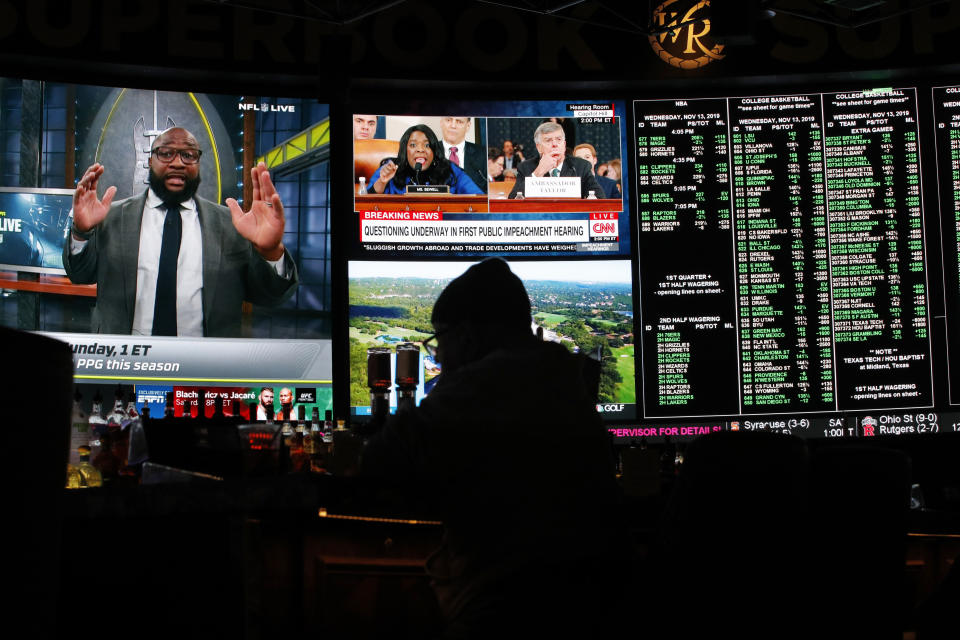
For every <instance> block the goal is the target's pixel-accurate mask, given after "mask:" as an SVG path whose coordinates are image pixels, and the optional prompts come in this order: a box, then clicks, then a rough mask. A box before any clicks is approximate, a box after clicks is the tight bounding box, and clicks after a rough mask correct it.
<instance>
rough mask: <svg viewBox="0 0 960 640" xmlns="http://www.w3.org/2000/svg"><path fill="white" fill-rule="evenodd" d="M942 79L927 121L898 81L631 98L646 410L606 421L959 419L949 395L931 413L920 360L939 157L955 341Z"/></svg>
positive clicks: (867, 426) (825, 429) (640, 431)
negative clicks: (948, 408) (948, 407)
mask: <svg viewBox="0 0 960 640" xmlns="http://www.w3.org/2000/svg"><path fill="white" fill-rule="evenodd" d="M841 89H842V88H841ZM950 92H951V91H950V89H949V88H938V89H934V92H933V98H934V100H933V106H934V109H933V111H934V120H935V122H934V123H931V122H930V121H929V119H928V118H927V113H929V111H928V107H927V105H926V102H925V101H926V98H925V97H924V95H921V94H922V92H920V91H918V89H917V88H915V87H909V86H908V87H885V88H875V89H869V88H868V89H865V88H862V87H851V88H848V89H846V90H835V91H811V92H802V91H791V92H783V93H773V92H769V93H765V94H749V95H726V96H707V97H704V96H682V97H680V96H671V97H667V98H654V99H642V100H636V101H634V103H633V111H634V122H633V127H634V135H635V137H636V140H637V146H636V156H637V158H636V164H635V171H636V174H635V178H636V185H637V186H636V189H637V194H638V196H637V204H636V206H637V228H638V239H637V252H638V256H639V260H638V269H639V270H638V274H637V276H638V283H639V300H640V308H639V309H638V316H639V322H638V330H639V334H638V336H639V338H638V342H639V343H640V345H641V346H640V348H639V349H638V377H639V378H640V379H641V383H640V385H639V386H640V394H641V398H642V400H641V402H642V405H643V416H644V418H646V419H647V420H649V421H650V422H648V423H646V425H641V427H639V428H636V429H626V430H623V431H621V432H620V433H618V434H617V435H620V436H624V437H635V436H647V435H698V434H699V433H701V432H704V431H703V430H708V431H709V430H714V429H715V428H728V429H750V430H782V431H787V432H793V433H798V434H800V435H805V436H816V437H824V436H825V437H850V436H865V437H870V436H880V435H900V434H908V433H913V434H916V433H935V432H937V431H939V430H941V429H944V430H956V429H957V424H958V422H957V419H956V418H957V417H956V415H955V414H954V413H950V412H946V413H942V414H941V413H938V412H937V411H935V409H936V408H937V407H942V406H944V404H945V403H946V401H947V398H946V397H945V396H946V394H944V393H943V391H944V389H946V388H947V385H946V384H944V381H943V380H942V379H941V380H938V379H937V376H936V371H937V370H938V368H940V369H941V370H945V369H946V365H947V362H945V361H949V360H950V358H949V357H947V358H944V359H943V360H941V361H940V362H937V360H939V359H941V358H942V355H941V354H942V353H943V351H944V350H943V349H941V348H940V347H939V346H938V343H937V342H936V340H935V336H934V334H935V330H934V329H935V326H936V325H935V318H936V316H937V315H938V309H939V308H940V302H939V300H938V298H939V291H940V281H941V278H940V277H939V274H938V273H937V270H938V265H937V261H936V260H935V259H932V256H935V255H936V250H937V247H936V242H935V239H936V237H935V233H934V234H931V231H930V230H929V229H930V228H931V225H932V228H933V229H936V228H937V223H936V215H935V212H936V205H935V203H934V202H933V200H934V198H936V190H935V188H931V187H934V184H933V181H932V180H931V178H932V177H933V175H934V173H933V170H934V167H935V166H937V167H939V172H938V174H937V175H938V176H939V178H940V182H939V184H940V193H939V195H940V210H941V216H942V225H941V228H942V229H943V232H944V243H943V245H942V247H943V258H944V264H945V266H946V268H945V273H946V280H945V284H944V285H943V290H944V293H945V302H946V305H945V309H946V318H947V321H948V336H950V337H951V338H953V339H951V340H950V341H949V342H950V344H951V348H953V349H955V345H956V343H957V340H956V339H955V336H956V326H955V325H956V317H957V313H956V308H957V300H958V297H957V291H958V282H960V278H957V253H958V252H957V247H958V246H960V245H958V244H957V237H958V236H957V233H956V229H957V225H956V220H955V218H956V215H955V212H956V206H955V201H956V188H955V187H956V184H957V182H956V179H957V161H956V154H957V152H956V150H955V147H956V145H955V144H954V141H953V138H955V137H956V135H955V133H956V127H957V123H956V120H957V119H958V116H956V115H953V114H954V113H956V112H957V111H956V105H957V104H960V102H958V101H952V99H951V97H950ZM934 132H935V135H934ZM932 138H935V140H936V144H937V152H938V155H937V156H934V155H933V151H934V145H933V144H930V142H932V140H931V139H932ZM924 178H926V179H927V185H926V186H925V185H924ZM931 235H932V236H933V237H931ZM931 250H932V251H933V254H932V255H931V253H930V252H931ZM931 287H932V288H931ZM941 335H942V334H941ZM944 360H945V361H944ZM953 369H955V367H953ZM951 375H952V376H955V372H953V371H951ZM955 387H956V382H955V381H953V382H952V383H951V385H950V391H951V393H953V394H954V395H955ZM938 394H941V395H939V396H938ZM954 401H955V400H954ZM718 418H720V419H719V420H718ZM684 424H689V425H691V429H690V430H689V431H688V432H678V430H677V427H678V426H682V425H684Z"/></svg>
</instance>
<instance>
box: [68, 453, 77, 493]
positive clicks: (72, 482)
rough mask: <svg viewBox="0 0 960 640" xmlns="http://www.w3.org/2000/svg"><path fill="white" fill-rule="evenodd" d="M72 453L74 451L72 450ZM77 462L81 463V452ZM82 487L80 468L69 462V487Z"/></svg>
mask: <svg viewBox="0 0 960 640" xmlns="http://www.w3.org/2000/svg"><path fill="white" fill-rule="evenodd" d="M71 453H72V452H71ZM77 460H78V462H77V464H79V460H80V454H79V453H78V454H77ZM79 488H80V470H79V469H77V465H74V464H70V463H69V462H68V463H67V489H79Z"/></svg>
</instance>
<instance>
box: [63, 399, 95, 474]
mask: <svg viewBox="0 0 960 640" xmlns="http://www.w3.org/2000/svg"><path fill="white" fill-rule="evenodd" d="M81 399H82V396H81V395H80V389H79V388H78V389H77V390H76V392H75V393H74V394H73V411H72V413H71V414H70V456H69V458H68V462H69V464H71V465H73V466H77V465H78V464H80V453H79V452H78V451H77V448H78V447H81V446H86V447H89V446H90V423H89V422H87V420H88V418H87V414H86V413H85V412H84V411H83V408H82V407H81V406H80V400H81Z"/></svg>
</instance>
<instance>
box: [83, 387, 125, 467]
mask: <svg viewBox="0 0 960 640" xmlns="http://www.w3.org/2000/svg"><path fill="white" fill-rule="evenodd" d="M120 409H121V411H122V410H123V406H122V404H121V406H120ZM102 412H103V398H102V397H101V396H100V392H99V391H98V392H97V395H96V396H94V398H93V411H92V412H91V413H90V420H89V422H90V429H91V431H92V432H93V433H94V434H95V440H93V441H92V442H91V443H90V444H91V453H90V456H91V458H92V460H93V466H94V467H96V468H97V470H98V471H99V472H100V476H101V477H102V478H103V480H104V481H106V482H109V481H112V480H113V479H114V478H115V477H116V476H117V474H118V473H119V472H120V461H119V460H117V458H116V456H115V455H114V454H113V438H112V436H113V433H112V431H118V430H119V429H118V428H114V429H111V428H110V424H109V423H108V422H107V420H106V418H104V417H103V416H102V415H101V414H102Z"/></svg>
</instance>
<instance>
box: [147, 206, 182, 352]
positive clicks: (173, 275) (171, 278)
mask: <svg viewBox="0 0 960 640" xmlns="http://www.w3.org/2000/svg"><path fill="white" fill-rule="evenodd" d="M182 234H183V221H182V220H181V219H180V205H177V204H175V205H172V206H170V205H168V206H167V214H166V216H165V217H164V219H163V240H162V241H161V243H160V267H159V269H157V299H156V301H155V302H154V304H153V335H155V336H175V335H177V258H178V257H179V256H180V237H181V235H182Z"/></svg>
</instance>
